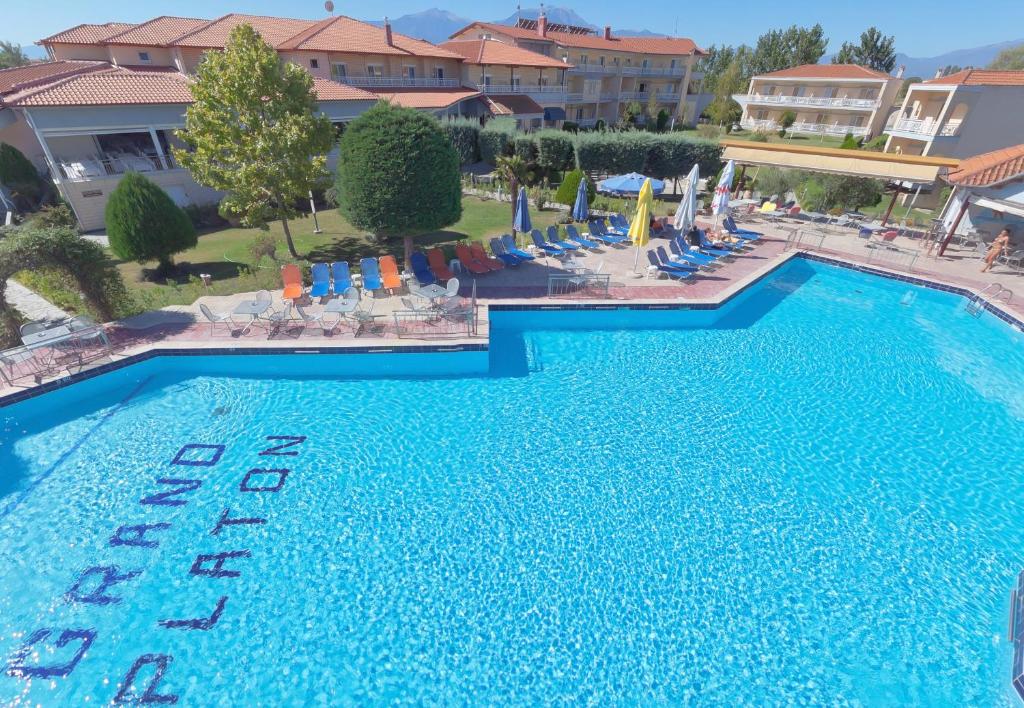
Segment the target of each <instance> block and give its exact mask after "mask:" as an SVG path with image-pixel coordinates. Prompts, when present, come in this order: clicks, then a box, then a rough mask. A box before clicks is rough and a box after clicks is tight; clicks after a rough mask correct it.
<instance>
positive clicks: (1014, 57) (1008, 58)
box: [988, 44, 1024, 71]
mask: <svg viewBox="0 0 1024 708" xmlns="http://www.w3.org/2000/svg"><path fill="white" fill-rule="evenodd" d="M988 68H989V69H994V70H996V71H1024V44H1018V45H1017V46H1016V47H1008V48H1006V49H1004V50H1003V51H1001V52H999V54H997V55H996V58H995V59H993V60H992V63H991V64H989V65H988Z"/></svg>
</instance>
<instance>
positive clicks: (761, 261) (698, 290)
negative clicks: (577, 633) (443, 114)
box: [0, 223, 1024, 402]
mask: <svg viewBox="0 0 1024 708" xmlns="http://www.w3.org/2000/svg"><path fill="white" fill-rule="evenodd" d="M797 226H801V225H798V224H795V223H791V224H758V225H753V226H752V228H755V229H757V230H760V231H763V232H764V233H765V238H763V239H762V240H761V241H760V242H759V243H758V244H757V245H756V247H755V248H753V249H752V250H751V251H749V252H747V253H746V254H743V255H741V256H739V257H737V258H735V259H729V260H728V261H727V262H724V263H722V264H721V266H720V267H718V268H716V269H715V270H713V271H703V272H702V273H701V274H700V276H699V277H697V278H694V279H692V281H691V282H685V283H678V282H676V281H670V280H666V279H659V278H657V277H654V274H652V273H649V272H648V269H647V268H646V260H647V259H646V254H641V256H640V259H639V261H640V266H639V267H638V268H637V271H639V272H635V271H634V261H635V258H636V252H635V251H634V249H632V248H617V249H616V248H608V249H605V250H603V251H599V252H593V253H589V254H587V255H586V256H584V257H582V259H581V260H583V262H584V263H585V264H586V265H587V266H589V267H590V268H593V269H597V268H598V267H599V266H600V268H601V272H603V273H607V274H609V276H610V285H609V289H608V294H607V296H605V295H604V294H603V293H601V294H600V295H598V296H590V295H587V294H582V293H574V294H572V295H561V296H557V297H549V296H548V288H547V283H548V276H549V275H550V274H552V273H564V272H565V271H563V270H562V269H561V267H560V264H559V263H558V262H557V261H556V259H553V258H547V259H545V258H543V257H539V258H538V259H537V261H535V262H534V263H529V264H524V265H523V266H520V267H519V268H517V269H506V270H504V271H501V272H498V273H492V274H489V275H486V276H481V277H479V278H477V280H476V286H477V287H476V297H477V303H478V307H477V315H478V323H479V324H478V327H477V331H476V332H475V334H473V335H470V336H467V335H466V334H465V332H464V330H462V328H460V331H456V330H455V328H454V327H452V326H450V325H442V326H438V325H436V324H433V325H423V324H417V325H415V326H413V327H410V326H408V325H405V326H403V328H402V331H401V332H399V331H398V329H397V327H396V325H395V321H394V319H393V316H392V313H393V312H394V311H396V310H404V309H405V307H404V306H403V304H402V302H401V299H402V296H401V295H393V296H388V297H382V298H378V299H376V300H375V302H374V308H373V312H374V313H375V314H377V315H379V316H380V317H379V318H378V319H377V320H376V321H375V322H374V323H373V324H372V325H370V326H367V327H364V328H363V329H362V330H361V331H360V332H359V334H358V336H357V335H356V333H355V332H354V331H353V330H352V329H351V328H350V327H348V326H346V325H345V324H342V325H341V326H339V327H338V328H337V329H336V330H335V331H334V332H333V333H329V334H324V332H323V331H322V330H321V328H320V327H319V326H317V325H315V324H311V325H309V326H307V327H305V328H303V327H301V326H300V325H299V324H297V323H293V324H292V325H291V326H288V327H283V328H281V329H280V330H279V331H277V332H276V333H273V334H271V333H270V332H269V331H268V328H267V327H265V326H263V325H260V324H257V325H255V326H253V327H252V328H251V329H250V330H248V331H247V332H244V333H243V332H241V331H238V330H234V331H229V330H228V329H227V328H222V327H217V328H211V326H210V324H209V323H208V322H206V321H204V320H203V319H202V318H201V317H200V316H199V314H198V310H199V308H198V305H199V303H200V302H203V303H205V304H207V305H208V306H209V307H210V309H211V310H213V311H215V312H226V311H230V310H232V309H233V308H234V307H235V306H236V305H237V304H238V303H239V302H240V301H242V300H245V299H251V297H252V293H242V294H237V295H231V296H224V297H204V298H201V299H200V300H199V301H197V302H196V303H194V304H193V305H192V306H191V307H185V308H169V309H168V310H164V311H158V312H154V313H147V314H145V315H142V316H139V317H136V318H132V320H130V321H126V322H121V323H112V324H111V325H108V334H109V336H110V339H111V342H112V344H113V350H114V353H113V354H112V355H111V356H109V357H103V358H101V359H100V360H99V361H96V362H93V363H91V364H89V365H87V367H86V368H87V369H90V371H88V372H87V373H86V372H74V371H62V372H61V373H60V374H58V375H56V376H55V377H53V378H54V379H57V381H53V384H51V385H54V384H55V385H64V384H65V383H66V382H70V380H73V379H74V378H77V377H76V376H73V375H74V374H84V375H91V374H95V373H98V372H99V371H100V370H106V369H108V368H114V367H118V366H120V365H123V364H122V363H121V362H125V361H126V360H128V361H131V360H135V359H136V358H137V357H139V356H152V355H153V354H155V353H167V354H184V353H188V352H191V351H196V352H199V353H251V354H255V353H269V352H282V351H291V350H300V351H335V352H337V351H346V352H347V351H352V352H367V351H410V350H415V351H427V350H429V351H434V350H438V349H440V350H442V351H444V350H447V351H451V350H452V349H451V348H452V347H460V346H466V347H470V348H478V347H483V348H486V346H487V341H488V328H487V312H488V308H489V306H491V305H498V306H501V307H502V308H503V309H509V308H516V309H518V308H520V307H536V306H544V307H546V308H550V307H552V306H555V307H571V308H577V307H594V306H598V307H599V306H601V305H609V304H615V305H617V306H620V307H621V306H629V307H657V308H659V309H662V308H666V307H668V308H671V307H688V308H701V309H704V308H708V309H710V308H715V307H718V306H720V305H721V304H722V303H724V302H726V301H727V300H728V299H729V298H730V297H732V296H733V295H735V294H736V293H738V292H740V291H742V290H743V289H744V288H746V287H747V286H749V285H750V284H752V283H754V282H755V281H757V280H758V279H760V278H761V277H763V276H764V275H766V274H767V273H770V272H771V271H772V270H774V269H775V268H777V267H779V266H780V265H782V264H783V263H785V262H786V261H787V260H788V259H790V258H793V257H796V256H798V255H800V256H802V257H809V258H814V259H816V260H823V261H826V262H833V263H836V264H838V265H845V266H848V267H855V268H858V269H861V270H865V271H868V272H873V273H877V274H879V275H884V276H887V277H893V278H897V279H900V280H905V281H907V282H912V283H915V284H919V285H925V286H928V287H936V288H939V289H942V290H948V291H952V292H956V293H958V294H961V295H964V296H968V297H969V296H971V295H972V294H975V293H978V292H980V291H981V290H982V289H983V288H984V287H986V286H987V285H988V284H990V283H992V282H999V283H1000V284H1003V285H1004V287H1007V288H1010V289H1011V290H1015V291H1016V293H1019V296H1018V295H1017V294H1015V295H1014V297H1013V298H1011V300H1010V301H1009V302H1008V303H999V304H998V306H992V307H989V308H988V309H989V310H990V311H992V312H993V313H994V314H996V315H997V316H999V317H1001V318H1002V319H1004V320H1006V321H1007V322H1009V323H1011V324H1012V325H1014V326H1017V327H1019V328H1022V329H1024V326H1022V325H1021V322H1024V277H1022V276H1020V275H1016V274H1008V273H1007V272H1005V270H1001V269H998V268H997V269H996V272H995V273H992V274H982V273H979V272H978V267H979V265H980V261H978V260H977V258H976V257H970V256H967V255H965V254H960V253H958V252H957V251H955V250H953V251H950V252H949V257H948V258H943V259H935V258H928V257H925V255H924V252H923V251H921V250H920V247H919V244H918V243H917V242H915V241H912V240H911V239H903V238H902V237H900V238H899V239H897V242H896V244H895V245H897V246H899V247H900V248H903V249H905V250H907V251H910V250H912V249H916V250H918V251H919V252H920V253H921V256H919V257H918V259H917V261H916V263H915V264H914V266H913V268H912V270H907V269H905V268H900V267H897V266H894V265H891V264H888V263H887V262H886V261H885V260H884V254H882V255H883V259H882V261H879V253H878V252H877V251H875V250H872V248H869V247H868V245H867V244H866V242H864V241H863V240H862V239H859V238H857V236H856V233H855V232H851V231H850V230H845V231H836V232H833V233H828V234H825V235H824V238H823V239H819V238H817V237H815V238H811V239H804V240H803V243H802V244H801V245H800V246H799V247H798V248H789V249H787V242H786V238H787V237H788V236H789V235H790V234H791V233H792V230H793V229H794V228H795V227H797ZM802 227H803V228H808V227H807V226H806V225H802ZM819 240H820V243H819ZM667 243H668V242H667V241H666V240H664V239H659V238H653V239H652V240H651V244H650V247H651V248H656V247H658V246H666V247H667ZM809 243H813V248H808V244H809ZM462 281H463V282H462V288H461V294H462V295H463V296H465V297H467V298H468V297H470V296H471V294H472V292H473V283H472V280H471V279H470V278H462ZM274 297H275V302H274V308H275V309H280V307H281V304H282V303H281V301H280V292H278V293H275V295H274ZM406 297H408V295H406ZM318 307H319V305H318V304H317V303H312V304H311V306H310V309H311V310H312V311H314V312H315V311H316V310H317V309H318ZM417 330H418V331H417ZM400 334H401V336H399V335H400ZM97 367H98V370H96V368H97ZM51 380H52V379H51ZM43 383H45V381H44V382H43ZM38 386H39V382H36V381H35V380H34V379H33V378H32V377H24V378H20V379H16V380H15V386H14V387H13V388H12V387H10V386H6V387H0V395H3V394H12V393H15V394H17V393H21V394H22V395H16V396H15V397H16V398H21V397H23V396H24V395H25V394H27V395H34V394H35V393H37V392H38V390H34V391H32V392H31V393H29V392H28V389H35V388H37V387H38ZM44 388H48V387H46V386H44ZM6 402H10V400H9V399H8V400H7V401H6Z"/></svg>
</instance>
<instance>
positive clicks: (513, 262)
mask: <svg viewBox="0 0 1024 708" xmlns="http://www.w3.org/2000/svg"><path fill="white" fill-rule="evenodd" d="M490 243H491V253H493V254H494V257H495V258H497V259H498V260H500V261H501V262H502V263H504V264H505V265H507V266H512V267H513V268H514V267H516V266H517V265H519V264H520V263H522V262H523V259H522V258H520V257H519V256H517V255H515V254H514V253H506V252H505V244H503V243H502V242H501V239H500V238H498V237H497V236H495V237H494V238H492V239H491V241H490Z"/></svg>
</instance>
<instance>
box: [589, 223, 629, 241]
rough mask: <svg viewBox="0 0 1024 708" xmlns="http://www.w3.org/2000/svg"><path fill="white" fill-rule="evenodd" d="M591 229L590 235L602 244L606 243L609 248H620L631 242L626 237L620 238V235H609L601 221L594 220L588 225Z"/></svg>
mask: <svg viewBox="0 0 1024 708" xmlns="http://www.w3.org/2000/svg"><path fill="white" fill-rule="evenodd" d="M588 226H589V227H590V235H591V236H593V237H594V238H596V239H597V240H598V241H600V242H601V243H606V244H608V245H609V246H618V245H620V244H623V243H625V242H626V241H628V240H629V238H628V237H626V236H619V235H618V234H612V233H608V230H607V229H605V227H604V224H603V223H601V222H600V221H597V220H594V221H591V222H589V223H588Z"/></svg>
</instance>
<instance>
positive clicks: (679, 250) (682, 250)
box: [668, 236, 715, 268]
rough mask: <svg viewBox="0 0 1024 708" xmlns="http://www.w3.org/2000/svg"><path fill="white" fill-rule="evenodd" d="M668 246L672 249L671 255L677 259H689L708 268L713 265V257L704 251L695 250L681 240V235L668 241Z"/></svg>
mask: <svg viewBox="0 0 1024 708" xmlns="http://www.w3.org/2000/svg"><path fill="white" fill-rule="evenodd" d="M668 247H669V248H670V249H672V253H673V255H675V257H676V258H677V259H680V260H684V261H689V262H690V263H693V264H695V265H699V266H704V267H705V268H710V267H711V266H713V265H715V257H714V256H709V255H707V254H706V253H701V252H700V251H695V250H693V249H692V248H690V247H689V245H687V243H686V241H684V240H683V237H682V236H677V237H675V238H674V239H672V240H671V241H669V242H668Z"/></svg>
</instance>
